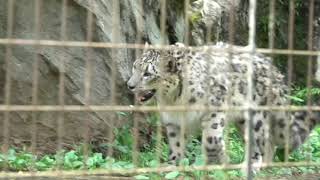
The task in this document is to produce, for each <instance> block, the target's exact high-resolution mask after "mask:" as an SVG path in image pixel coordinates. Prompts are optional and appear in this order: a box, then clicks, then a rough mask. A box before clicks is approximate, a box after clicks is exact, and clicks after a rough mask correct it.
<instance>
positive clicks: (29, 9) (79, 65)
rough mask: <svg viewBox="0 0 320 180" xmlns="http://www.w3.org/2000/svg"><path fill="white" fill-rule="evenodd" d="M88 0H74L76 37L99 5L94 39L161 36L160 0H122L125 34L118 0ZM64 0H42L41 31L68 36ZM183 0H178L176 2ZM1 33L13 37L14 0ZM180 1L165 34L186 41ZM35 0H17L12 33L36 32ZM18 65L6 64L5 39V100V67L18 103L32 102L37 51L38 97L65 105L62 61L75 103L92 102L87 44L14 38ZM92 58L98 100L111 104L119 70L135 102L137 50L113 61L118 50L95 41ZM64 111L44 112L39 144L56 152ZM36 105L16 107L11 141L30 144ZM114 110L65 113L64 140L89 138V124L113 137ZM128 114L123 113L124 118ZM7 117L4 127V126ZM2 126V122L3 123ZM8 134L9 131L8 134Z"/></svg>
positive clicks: (95, 135) (1, 14) (0, 54)
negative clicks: (40, 43) (38, 43)
mask: <svg viewBox="0 0 320 180" xmlns="http://www.w3.org/2000/svg"><path fill="white" fill-rule="evenodd" d="M88 2H89V1H87V0H74V1H71V0H70V1H68V6H67V10H68V13H67V32H66V36H67V38H66V39H65V40H69V41H85V40H86V34H87V22H86V20H87V10H88V11H90V12H91V13H93V17H94V22H93V41H97V42H121V43H136V42H139V41H138V40H137V35H138V34H139V33H140V34H141V39H142V41H149V42H151V43H152V44H159V43H160V42H161V37H160V34H161V33H160V27H159V14H160V4H159V1H158V0H149V1H144V2H145V3H144V4H141V2H142V1H133V0H122V1H120V14H118V15H120V16H118V18H119V20H120V23H119V24H120V27H118V31H116V32H117V33H118V39H116V40H115V39H112V28H113V24H112V16H113V15H112V1H111V0H92V1H91V2H92V4H91V5H90V6H89V5H88ZM61 3H62V1H61V0H51V1H42V5H41V16H40V34H39V38H40V39H46V40H61V38H62V37H61V35H60V31H61V15H62V5H61ZM169 3H175V2H169ZM0 4H1V6H0V38H6V37H7V15H8V12H7V0H0ZM174 7H175V6H173V5H172V4H168V11H169V12H168V22H167V25H168V31H170V32H169V33H168V35H167V36H166V37H163V40H164V42H166V43H169V42H172V41H180V42H182V41H184V39H183V38H184V37H185V36H184V34H185V28H184V22H185V21H184V15H183V13H181V12H182V10H180V11H179V10H177V11H176V10H173V9H174ZM34 17H35V8H34V1H30V0H19V1H16V3H15V5H14V27H13V35H12V37H11V38H19V39H34V38H36V37H37V36H36V34H35V33H34V25H35V20H34ZM11 49H12V56H10V66H8V67H7V66H5V52H6V51H5V46H4V45H2V46H0V92H1V93H0V103H3V102H4V96H3V95H4V84H5V82H4V79H5V71H6V69H9V71H10V72H11V81H12V86H11V98H10V103H11V104H15V105H28V104H31V103H32V74H33V71H32V66H33V62H34V60H35V57H36V55H38V57H39V64H40V65H39V69H38V72H39V86H38V92H39V93H38V102H37V103H38V104H40V105H58V104H59V102H58V92H59V87H58V85H59V72H60V71H61V70H62V69H61V63H63V67H64V71H65V97H64V101H65V104H67V105H82V104H84V79H85V60H86V58H87V51H88V49H87V48H81V47H50V46H44V47H41V48H40V49H39V50H36V49H35V48H34V47H32V46H29V45H17V46H11ZM90 52H91V53H90V60H91V61H92V64H93V67H92V78H91V89H90V104H94V105H108V104H110V97H111V92H110V89H111V81H112V79H111V74H112V71H113V70H115V71H116V72H117V78H116V84H117V88H118V90H117V93H118V94H117V97H121V98H119V99H118V103H121V104H129V102H130V99H129V98H128V97H129V95H128V94H127V93H128V92H127V91H126V87H125V81H126V80H127V79H128V77H129V76H130V72H131V71H130V69H131V64H132V63H131V62H132V61H133V59H134V57H135V50H132V49H117V50H116V51H115V53H116V54H115V55H116V56H115V57H116V59H114V60H115V61H116V67H112V61H113V60H112V58H111V50H110V49H106V48H100V49H98V48H93V49H91V51H90ZM58 114H59V113H56V112H50V113H47V112H41V113H37V114H36V115H37V116H36V117H37V129H36V133H37V152H39V153H42V152H54V151H55V150H56V147H57V126H58V125H57V119H58ZM1 115H2V114H1ZM31 117H32V115H31V112H12V113H10V126H9V129H10V131H9V132H10V135H9V136H10V143H11V145H14V146H19V147H28V146H30V144H31V133H33V130H32V129H31V124H32V118H31ZM111 117H114V116H110V113H106V112H104V113H103V112H99V113H97V112H94V113H90V114H87V115H85V113H84V112H67V113H64V121H65V122H64V126H63V129H64V134H63V145H64V147H67V148H72V147H73V146H74V145H75V144H79V143H81V142H83V134H84V132H85V131H86V129H87V128H88V129H89V130H90V131H89V139H90V141H91V142H97V143H98V144H99V143H101V142H104V141H107V134H108V131H109V127H110V122H112V119H111ZM125 122H126V121H125V120H124V121H119V120H118V121H117V122H116V125H121V123H125ZM2 125H3V124H2V123H0V126H1V127H0V129H2V128H3V127H2ZM1 131H2V130H1ZM0 137H1V139H2V140H3V135H2V133H1V135H0Z"/></svg>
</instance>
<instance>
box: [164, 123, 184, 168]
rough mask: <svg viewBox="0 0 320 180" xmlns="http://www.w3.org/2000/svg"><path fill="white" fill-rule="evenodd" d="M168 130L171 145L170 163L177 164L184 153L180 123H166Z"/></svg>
mask: <svg viewBox="0 0 320 180" xmlns="http://www.w3.org/2000/svg"><path fill="white" fill-rule="evenodd" d="M166 130H167V137H168V141H169V147H170V152H169V163H170V164H177V163H178V162H179V160H180V159H181V158H182V157H183V153H184V148H183V147H182V143H181V129H180V127H179V126H178V125H176V124H171V123H169V124H166ZM183 138H184V137H183Z"/></svg>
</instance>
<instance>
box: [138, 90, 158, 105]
mask: <svg viewBox="0 0 320 180" xmlns="http://www.w3.org/2000/svg"><path fill="white" fill-rule="evenodd" d="M155 93H156V90H155V89H151V90H145V91H140V92H138V93H137V95H136V97H137V99H138V101H139V102H146V101H148V100H149V99H151V98H152V97H153V96H154V94H155Z"/></svg>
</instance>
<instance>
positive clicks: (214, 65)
mask: <svg viewBox="0 0 320 180" xmlns="http://www.w3.org/2000/svg"><path fill="white" fill-rule="evenodd" d="M228 47H229V46H228V45H227V44H223V43H219V44H217V45H215V46H208V47H203V48H202V50H192V49H191V48H189V47H184V45H183V44H176V45H174V46H172V49H171V50H163V51H155V50H148V51H146V52H145V53H143V55H142V57H141V58H139V59H137V60H136V61H135V62H134V66H133V71H132V77H131V78H130V80H129V81H128V83H127V84H128V86H129V87H130V88H131V89H132V90H133V91H134V92H144V91H150V90H154V92H155V94H154V96H153V98H154V99H155V100H156V102H157V103H158V104H159V105H204V106H236V107H238V106H240V107H242V106H246V105H248V103H251V104H250V105H251V106H264V105H288V99H287V96H286V93H287V89H288V86H287V85H286V84H285V81H284V76H283V75H282V74H281V73H280V72H279V71H278V70H277V68H276V67H274V66H273V65H272V62H271V60H270V58H268V57H265V56H263V55H261V54H254V55H251V54H248V53H232V54H230V53H227V52H225V51H224V50H226V49H227V48H228ZM176 48H178V49H176ZM233 48H238V49H241V48H244V47H233ZM250 60H251V62H252V65H253V77H252V82H253V89H252V102H248V100H247V97H248V78H247V72H248V67H249V62H250ZM146 75H147V76H146ZM160 92H162V94H160ZM142 94H143V93H142ZM250 113H251V116H252V120H253V129H252V130H253V137H254V139H253V144H252V145H253V153H252V157H251V158H252V160H253V162H256V163H259V162H262V161H270V160H271V158H272V156H273V152H274V150H275V148H276V147H283V146H284V144H285V139H286V137H287V138H288V140H289V148H290V151H292V150H293V149H295V148H297V147H298V146H300V145H301V144H302V143H303V142H304V141H305V139H306V138H307V137H308V135H309V133H310V131H311V130H312V129H313V128H314V126H315V125H316V124H317V123H319V118H318V117H319V116H318V114H308V113H307V112H284V111H251V112H250ZM160 115H161V118H162V122H163V124H164V125H165V126H166V128H167V135H168V139H169V145H170V149H171V151H170V160H171V161H172V162H177V161H178V160H179V159H180V158H181V157H183V147H182V144H181V142H180V140H181V135H182V134H181V128H182V127H181V125H182V122H184V123H183V124H184V125H185V126H184V127H185V130H184V132H185V134H184V135H189V134H193V133H196V132H198V131H199V130H200V131H202V145H203V149H204V153H205V154H206V157H207V162H208V163H221V162H222V161H224V160H226V159H227V158H226V157H225V143H224V140H223V132H224V128H225V123H226V122H228V123H229V122H231V121H233V122H235V124H236V125H237V127H238V128H239V129H240V131H241V132H244V127H245V125H246V122H248V121H247V119H246V117H247V116H245V112H243V111H232V112H231V111H215V112H199V111H197V112H196V111H192V110H190V111H188V112H160ZM268 125H269V126H268ZM286 129H288V130H289V133H286V131H285V130H286ZM184 135H183V137H184ZM266 150H267V151H268V153H269V156H268V158H267V157H266Z"/></svg>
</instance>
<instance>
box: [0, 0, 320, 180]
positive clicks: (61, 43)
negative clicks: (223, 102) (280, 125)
mask: <svg viewBox="0 0 320 180" xmlns="http://www.w3.org/2000/svg"><path fill="white" fill-rule="evenodd" d="M69 1H70V0H62V1H61V2H62V3H61V5H62V6H61V12H62V13H61V29H60V40H46V39H40V32H41V17H42V16H43V14H45V13H46V12H43V11H41V9H42V8H41V6H42V4H44V3H47V1H46V0H34V5H35V7H34V25H33V27H34V34H35V37H34V39H19V38H14V37H13V29H14V25H15V21H14V20H15V17H14V15H15V8H14V7H15V4H16V3H19V1H17V0H7V2H8V3H7V6H8V7H7V9H8V11H7V16H8V18H7V25H6V28H7V29H6V30H7V34H6V37H5V38H0V45H3V46H5V58H4V61H5V69H6V71H5V85H4V95H3V96H4V103H3V104H0V112H3V114H4V116H3V120H2V121H3V129H2V133H3V140H2V153H3V154H7V152H8V150H9V146H10V143H9V139H10V135H11V134H10V131H9V129H10V126H14V124H11V123H10V114H11V113H13V112H31V113H32V126H31V131H30V133H31V152H32V153H33V154H36V152H37V149H36V147H37V145H36V143H37V131H38V127H37V121H41V119H38V118H39V117H38V116H37V113H39V112H57V117H58V118H57V136H58V138H57V139H58V140H57V149H58V150H62V149H63V145H62V144H63V137H64V136H65V132H66V131H67V129H65V128H64V124H65V123H66V122H67V121H68V119H66V118H65V114H66V113H68V112H77V113H84V114H85V117H86V118H85V119H86V122H84V124H85V127H86V130H85V132H84V133H83V139H84V142H83V143H84V161H87V159H88V155H89V142H90V139H89V137H90V133H92V132H90V129H89V126H90V125H89V122H90V121H92V119H91V116H90V113H91V112H111V113H113V116H112V118H111V119H112V122H110V123H109V124H110V126H111V127H110V128H111V129H114V128H116V127H115V122H117V121H118V119H117V118H118V117H117V114H116V112H119V111H122V112H134V113H140V112H144V113H145V112H176V111H179V112H187V111H190V110H191V109H192V111H232V112H233V111H241V112H245V113H246V116H247V119H248V120H249V121H248V122H247V123H246V131H245V138H244V139H245V140H246V142H249V143H247V144H246V160H245V162H243V163H240V164H230V163H228V162H223V164H222V165H204V166H175V167H172V166H166V167H160V166H159V167H156V168H151V167H150V168H141V167H138V162H139V158H138V155H139V150H138V144H139V136H140V135H139V128H140V127H139V123H140V120H139V118H136V116H134V120H133V122H134V123H133V131H132V132H133V133H132V134H133V137H134V143H133V147H132V149H133V150H132V156H133V164H134V165H135V166H136V167H135V168H132V169H97V170H90V171H89V170H77V171H64V170H63V168H62V163H63V162H62V157H58V158H57V170H58V171H45V172H36V171H34V166H35V164H34V163H35V162H33V165H32V166H33V168H31V170H32V171H29V172H23V173H22V172H10V171H9V167H7V166H5V167H4V168H3V169H2V170H3V171H2V172H0V177H9V178H16V177H30V176H32V177H42V176H55V177H61V176H64V177H67V176H82V175H136V174H139V173H152V172H155V173H163V172H171V171H184V172H194V171H198V170H203V171H211V170H232V169H246V173H247V174H246V176H247V179H252V178H253V174H252V169H253V168H254V167H255V166H257V165H255V164H253V163H252V162H251V158H250V157H252V153H253V152H252V146H251V145H252V144H253V143H252V141H253V132H252V129H253V128H252V123H253V122H252V112H253V111H279V112H295V111H308V112H312V111H320V107H319V106H317V105H313V104H312V101H311V94H310V92H308V94H307V96H308V98H307V99H308V101H307V106H294V105H272V103H271V102H270V101H268V103H267V105H265V106H260V105H258V106H253V103H252V97H253V92H252V91H253V86H254V84H253V80H252V77H253V64H252V62H248V66H247V67H248V72H247V82H248V88H247V89H248V93H247V101H248V102H249V104H248V106H231V105H228V106H210V107H208V106H200V105H192V106H185V105H165V106H155V105H150V106H143V105H139V104H138V103H137V102H136V103H135V104H134V105H120V103H119V102H117V99H118V98H117V96H118V95H117V92H118V91H119V89H117V84H116V82H117V80H118V74H117V73H118V72H117V59H118V55H119V53H120V52H119V49H133V50H135V52H136V55H137V57H138V54H139V53H141V51H142V50H145V49H155V50H170V49H172V46H170V45H168V42H167V40H166V39H165V37H166V34H167V32H166V31H167V25H166V23H167V4H168V1H166V0H161V3H160V16H161V17H160V22H159V24H160V35H161V36H160V37H161V40H160V42H161V43H160V44H158V45H150V46H148V47H146V46H145V45H144V43H143V30H144V29H145V28H144V27H142V26H143V22H142V21H143V19H142V17H143V16H141V19H137V22H136V24H137V27H136V28H137V29H138V31H137V36H136V37H137V38H136V40H135V43H131V44H130V43H123V42H121V40H120V39H121V38H120V36H121V34H120V30H121V28H124V27H121V16H120V10H121V1H119V0H112V2H111V0H110V1H106V2H107V3H112V9H113V10H112V22H111V23H112V40H111V42H95V41H94V26H93V23H94V18H95V17H94V14H93V13H92V11H91V10H90V9H94V8H96V7H95V6H92V1H93V0H88V5H89V6H88V9H87V26H86V38H85V41H70V40H68V35H67V24H68V19H67V17H68V13H69V12H68V5H69V3H70V2H69ZM137 1H138V2H139V3H138V4H141V7H139V8H140V11H141V12H144V10H143V8H144V7H143V3H144V2H145V1H143V0H137ZM231 2H232V5H231V10H230V11H231V14H230V16H229V23H228V27H229V30H230V32H229V37H228V41H229V42H230V43H231V44H234V43H235V37H234V36H235V33H236V30H235V28H236V27H235V21H236V18H235V16H236V14H235V13H236V7H235V1H231ZM190 3H191V1H189V0H184V9H183V11H184V14H185V22H184V23H185V30H186V31H185V34H184V43H185V45H187V46H188V47H189V48H190V49H191V50H194V51H197V50H202V49H203V47H199V46H189V45H190V44H191V43H190V28H191V27H190V24H189V23H190V21H189V18H190V17H189V16H188V14H189V11H190V9H189V5H190ZM277 3H278V1H276V0H270V9H269V23H268V31H269V34H268V39H269V45H268V48H257V47H256V41H257V39H256V28H257V24H256V8H257V1H256V0H250V1H249V24H248V26H249V39H248V45H249V46H247V47H237V46H232V45H231V46H230V47H229V48H227V49H220V48H219V49H215V48H210V47H207V48H209V49H210V51H212V52H222V51H224V52H226V53H229V59H232V57H233V55H234V54H236V53H249V54H250V55H251V57H253V56H254V55H255V54H256V53H263V54H267V55H269V56H271V58H272V61H274V56H275V55H286V56H288V61H287V62H288V64H287V67H288V71H287V77H288V78H287V81H288V82H287V83H288V84H289V85H291V84H292V76H293V74H292V73H293V57H294V56H306V57H308V66H307V68H308V69H307V82H306V86H307V87H308V88H312V87H313V84H312V79H313V74H312V68H313V67H312V60H313V58H314V57H316V56H320V51H319V50H314V49H313V46H314V45H313V34H314V32H313V26H314V25H313V22H314V13H315V12H314V9H315V7H314V4H315V1H314V0H310V1H309V20H308V27H306V28H308V38H307V40H308V49H307V50H297V49H295V48H294V32H295V1H294V0H290V1H289V12H290V14H289V19H288V22H289V23H288V48H287V49H277V48H275V40H274V38H275V20H276V12H275V11H276V4H277ZM211 35H212V26H210V28H209V30H208V33H207V37H206V38H205V39H206V41H210V36H211ZM14 46H25V47H32V48H34V58H33V66H32V69H31V71H32V99H31V101H32V102H31V104H30V105H15V104H12V103H11V91H12V79H11V77H12V75H13V74H12V71H11V63H12V62H11V57H12V53H13V52H12V48H13V47H14ZM45 47H54V48H67V47H82V48H85V49H86V51H85V52H86V57H85V59H86V61H85V76H84V87H83V88H84V104H83V105H67V104H66V102H65V96H66V87H65V85H66V83H65V81H66V69H65V64H66V59H65V58H61V59H60V62H59V67H58V69H59V74H58V75H59V77H58V78H59V84H58V87H59V90H58V105H40V104H39V93H41V92H39V72H40V64H39V59H40V57H39V52H40V51H41V48H45ZM97 48H102V49H111V59H112V62H111V74H110V76H111V78H110V79H111V81H110V86H111V88H110V89H111V96H110V102H111V104H110V105H95V104H92V102H91V99H90V97H91V94H90V92H91V91H92V88H93V87H92V86H93V83H92V81H93V69H94V67H95V66H96V65H95V64H94V60H93V57H92V51H93V49H97ZM184 48H185V47H184ZM137 57H136V58H137ZM133 58H134V57H133ZM252 59H253V58H252ZM269 76H271V73H270V74H269ZM184 83H186V82H184ZM229 88H232V87H229ZM160 91H161V90H160ZM269 93H270V95H269V96H271V90H270V92H269ZM160 94H162V93H160ZM290 94H291V92H290V91H289V95H290ZM229 98H230V97H229ZM268 99H271V98H268ZM181 123H182V127H181V129H182V130H181V137H183V136H184V121H182V122H181ZM227 124H228V122H227ZM266 124H267V128H266V129H267V130H269V129H270V128H271V127H270V117H268V118H267V122H266ZM286 127H287V128H286V133H285V135H286V142H285V144H286V145H285V161H284V162H269V161H267V162H263V163H262V164H261V165H259V167H295V166H296V167H300V166H317V167H318V166H319V165H320V163H317V162H312V161H306V162H290V161H289V138H290V137H289V135H290V132H289V130H290V129H289V125H288V124H287V125H286ZM109 132H110V133H109V134H106V136H108V139H109V140H112V139H114V137H113V136H114V134H113V133H112V131H109ZM156 134H157V135H156V139H157V145H156V149H157V151H158V152H157V157H156V159H157V160H158V161H160V159H161V158H160V156H161V153H162V150H161V142H162V139H163V137H162V127H161V123H160V122H159V123H158V124H157V129H156ZM269 137H270V134H268V133H266V135H265V139H266V140H268V139H269ZM181 142H183V144H184V143H186V142H184V139H182V140H181ZM267 142H268V141H267ZM267 146H268V145H267ZM266 153H267V155H266V156H267V157H268V151H267V149H266ZM107 155H108V156H109V157H112V156H113V155H114V152H113V149H112V148H109V149H108V153H107ZM5 158H6V156H5ZM267 159H268V158H267ZM5 160H7V159H5ZM84 164H85V163H84Z"/></svg>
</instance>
